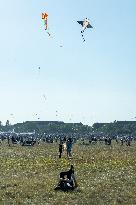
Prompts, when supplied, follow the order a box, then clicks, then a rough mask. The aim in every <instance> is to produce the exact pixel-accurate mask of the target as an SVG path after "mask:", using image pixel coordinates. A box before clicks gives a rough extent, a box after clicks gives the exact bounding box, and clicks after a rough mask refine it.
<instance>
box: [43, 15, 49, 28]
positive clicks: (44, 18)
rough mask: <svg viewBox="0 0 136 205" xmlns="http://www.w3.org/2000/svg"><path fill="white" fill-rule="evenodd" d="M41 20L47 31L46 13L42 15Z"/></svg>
mask: <svg viewBox="0 0 136 205" xmlns="http://www.w3.org/2000/svg"><path fill="white" fill-rule="evenodd" d="M42 19H43V21H44V25H45V30H47V29H48V14H47V13H42Z"/></svg>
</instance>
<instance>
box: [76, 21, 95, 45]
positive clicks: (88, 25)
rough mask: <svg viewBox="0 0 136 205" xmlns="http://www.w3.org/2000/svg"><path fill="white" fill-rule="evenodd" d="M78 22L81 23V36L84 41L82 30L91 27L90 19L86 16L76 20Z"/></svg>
mask: <svg viewBox="0 0 136 205" xmlns="http://www.w3.org/2000/svg"><path fill="white" fill-rule="evenodd" d="M77 22H78V23H79V24H81V26H82V31H81V34H82V38H83V42H85V38H84V35H83V33H84V31H85V30H86V29H87V28H93V27H92V26H91V24H90V20H89V19H88V18H85V19H84V20H83V21H77Z"/></svg>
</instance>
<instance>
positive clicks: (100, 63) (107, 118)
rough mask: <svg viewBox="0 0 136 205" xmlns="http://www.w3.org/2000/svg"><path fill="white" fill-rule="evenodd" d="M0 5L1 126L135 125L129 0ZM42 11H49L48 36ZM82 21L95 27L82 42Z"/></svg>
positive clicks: (135, 41) (17, 0)
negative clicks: (28, 122)
mask: <svg viewBox="0 0 136 205" xmlns="http://www.w3.org/2000/svg"><path fill="white" fill-rule="evenodd" d="M0 8H1V12H0V25H1V33H0V37H1V38H0V56H1V58H0V94H1V100H0V120H1V121H2V122H3V124H4V123H5V122H6V120H7V119H9V120H10V122H11V123H16V122H22V121H26V120H37V119H38V118H40V120H61V121H64V122H83V123H84V124H89V125H92V124H93V123H94V122H113V121H114V120H133V119H132V118H133V117H135V116H136V95H135V91H136V80H135V77H136V21H135V19H136V13H135V11H136V1H135V0H119V1H118V0H110V1H109V0H86V1H83V0H78V1H77V0H75V1H73V0H67V1H66V0H58V1H54V0H47V1H46V0H45V1H43V0H38V1H34V0H29V1H28V0H12V1H11V0H7V1H5V0H1V1H0ZM42 12H47V13H48V14H49V19H48V25H49V31H50V33H51V34H52V38H49V37H48V35H47V33H46V32H45V31H44V27H43V22H42V19H41V13H42ZM85 17H88V18H90V20H91V23H92V26H93V27H94V28H93V29H88V30H86V31H85V33H84V36H85V39H86V42H85V43H83V40H82V38H81V33H80V31H81V27H80V25H79V24H78V23H77V20H82V19H84V18H85ZM60 45H63V47H60ZM38 67H40V69H38ZM45 96H46V97H45ZM56 111H57V112H56Z"/></svg>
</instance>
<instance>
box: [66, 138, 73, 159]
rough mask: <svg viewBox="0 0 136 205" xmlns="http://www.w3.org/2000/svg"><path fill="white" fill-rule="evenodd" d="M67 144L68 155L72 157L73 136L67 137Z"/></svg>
mask: <svg viewBox="0 0 136 205" xmlns="http://www.w3.org/2000/svg"><path fill="white" fill-rule="evenodd" d="M66 146H67V157H71V156H72V154H71V152H72V139H71V137H69V138H68V139H67V142H66Z"/></svg>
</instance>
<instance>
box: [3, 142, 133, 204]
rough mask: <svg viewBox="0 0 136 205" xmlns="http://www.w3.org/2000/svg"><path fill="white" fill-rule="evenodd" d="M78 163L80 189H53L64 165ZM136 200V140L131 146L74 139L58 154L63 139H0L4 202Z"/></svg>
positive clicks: (107, 202) (94, 202)
mask: <svg viewBox="0 0 136 205" xmlns="http://www.w3.org/2000/svg"><path fill="white" fill-rule="evenodd" d="M71 164H73V165H74V166H75V172H76V176H77V181H78V185H79V187H78V189H77V190H76V191H73V192H68V193H65V192H61V191H54V188H55V186H56V184H57V182H58V176H59V173H60V172H61V171H65V170H68V169H69V168H70V165H71ZM4 204H5V205H12V204H15V205H23V204H32V205H35V204H36V205H48V204H51V205H52V204H53V205H64V204H65V205H66V204H70V205H76V204H79V205H86V204H89V205H99V204H100V205H110V204H114V205H115V204H121V205H132V204H133V205H134V204H135V205H136V142H132V145H131V146H130V147H127V146H126V145H124V146H121V145H119V144H116V143H115V142H113V143H112V146H106V145H104V144H102V143H98V144H96V145H88V146H87V145H81V144H80V143H79V142H78V143H76V144H74V145H73V158H72V159H67V158H66V155H64V156H63V157H62V158H61V159H59V158H58V144H57V143H54V144H44V143H43V144H40V145H36V146H34V147H21V146H20V145H12V146H11V147H8V146H7V144H6V142H5V143H4V144H2V145H0V205H4Z"/></svg>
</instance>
